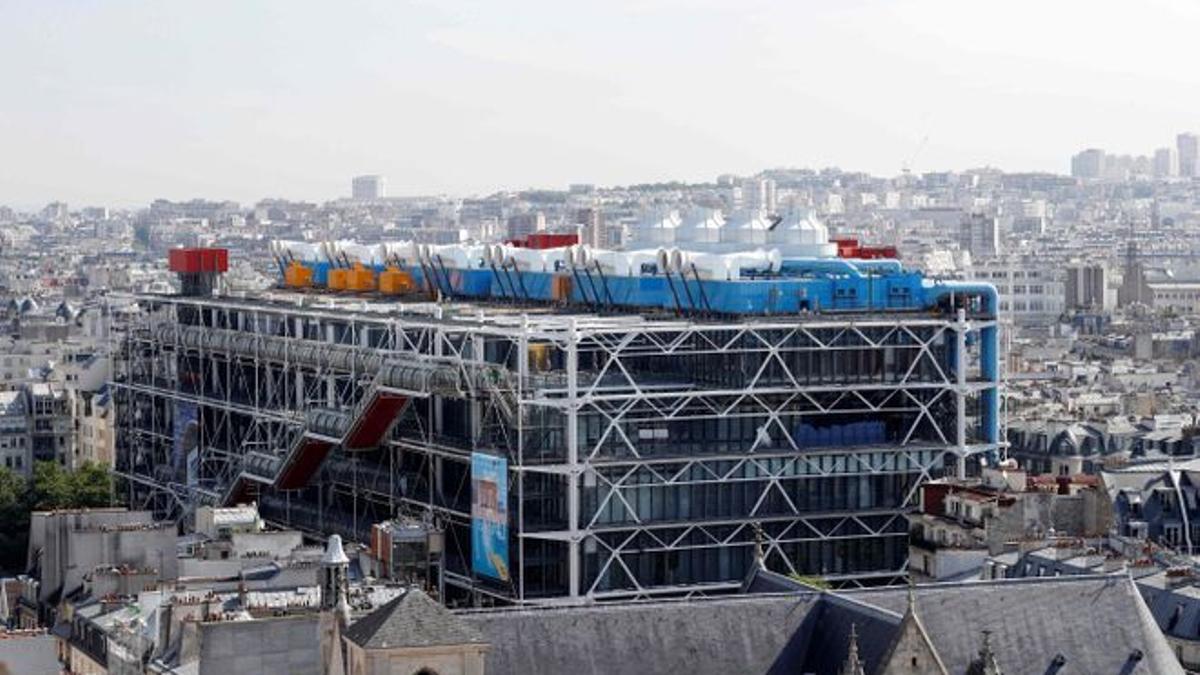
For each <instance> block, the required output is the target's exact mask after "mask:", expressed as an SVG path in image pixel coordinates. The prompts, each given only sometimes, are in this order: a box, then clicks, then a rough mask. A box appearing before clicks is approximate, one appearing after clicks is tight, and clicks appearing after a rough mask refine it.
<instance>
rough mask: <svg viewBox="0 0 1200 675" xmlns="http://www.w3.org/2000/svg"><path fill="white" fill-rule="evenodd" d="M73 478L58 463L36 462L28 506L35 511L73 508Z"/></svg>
mask: <svg viewBox="0 0 1200 675" xmlns="http://www.w3.org/2000/svg"><path fill="white" fill-rule="evenodd" d="M71 492H72V489H71V477H70V475H69V474H68V473H67V470H66V469H64V468H63V467H62V466H61V465H59V464H58V462H34V464H33V480H32V481H31V482H30V485H29V495H28V504H29V508H30V509H32V510H34V511H49V510H51V509H66V508H70V506H71Z"/></svg>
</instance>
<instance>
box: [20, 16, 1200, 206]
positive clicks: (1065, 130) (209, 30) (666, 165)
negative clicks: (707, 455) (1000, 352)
mask: <svg viewBox="0 0 1200 675" xmlns="http://www.w3.org/2000/svg"><path fill="white" fill-rule="evenodd" d="M1027 4H1028V7H1029V9H1031V10H1033V9H1036V10H1037V12H1038V15H1039V16H1042V17H1043V19H1044V20H1039V21H1037V22H1032V21H1027V20H1026V17H1027V16H1028V13H1026V12H1022V11H1019V10H1020V9H1021V8H1020V7H1016V8H1013V7H1006V8H1005V9H1003V10H1000V9H991V10H988V9H980V8H972V9H964V8H960V7H957V6H955V5H954V4H952V3H945V2H940V1H927V0H914V1H903V2H892V1H888V2H882V1H875V0H867V1H862V2H855V3H849V4H844V3H843V4H840V5H838V6H837V7H819V6H807V7H792V6H779V5H777V4H773V3H749V4H745V3H739V4H738V5H736V6H725V5H723V4H721V3H711V2H700V3H696V2H664V3H646V2H629V3H624V4H619V5H616V6H609V5H605V6H604V8H603V9H600V8H597V7H571V8H566V9H564V8H561V7H555V6H551V5H545V6H542V5H538V4H536V3H533V4H526V5H523V6H521V7H519V8H517V9H516V10H515V11H514V10H513V8H511V7H507V6H506V7H505V8H503V9H498V8H492V7H488V6H486V5H480V6H457V7H445V6H442V5H433V4H428V3H412V4H406V5H402V6H395V5H390V4H389V5H383V4H376V3H359V4H354V5H351V6H347V8H346V9H344V10H343V11H340V12H338V13H325V12H320V11H317V10H316V9H314V7H312V6H309V5H303V4H296V3H287V4H281V3H263V4H257V5H254V6H243V5H237V4H226V5H216V6H205V8H204V10H203V11H199V10H198V9H189V8H186V7H183V8H172V10H170V11H166V10H164V9H161V8H156V7H154V6H153V5H149V4H145V3H141V2H133V3H129V4H125V5H120V6H113V5H105V6H92V7H77V6H74V5H66V4H63V3H29V2H15V3H9V4H7V5H6V6H5V7H4V8H0V20H3V21H4V23H5V24H7V25H13V26H22V27H23V29H22V30H21V31H17V32H16V33H15V34H13V35H12V36H11V39H10V40H8V41H6V42H5V44H4V45H3V46H0V57H3V58H0V62H2V63H3V64H5V65H0V72H2V73H3V74H4V76H5V79H6V81H7V82H9V83H10V89H11V90H12V91H15V92H22V95H20V96H13V97H12V99H13V100H11V101H10V102H7V103H6V106H5V110H4V111H3V112H0V119H2V120H3V122H4V124H2V125H0V146H2V147H4V148H6V151H7V154H9V156H12V157H15V158H17V159H18V160H19V161H17V162H11V163H8V164H7V165H6V168H5V169H4V171H3V173H0V203H6V204H10V205H15V206H18V207H23V208H33V207H37V206H39V205H42V204H45V203H47V202H49V201H52V200H55V199H62V200H66V201H68V202H69V203H73V204H75V203H78V204H84V203H103V204H111V205H114V206H131V205H135V204H144V203H146V202H147V201H150V200H151V199H154V198H156V197H164V198H170V199H179V198H188V197H192V196H211V197H220V198H230V199H236V200H239V201H243V202H247V201H252V200H254V199H257V198H260V197H265V196H278V197H283V198H305V199H315V200H326V199H333V198H336V197H339V196H344V195H346V194H347V186H346V183H345V176H349V175H358V174H362V173H378V174H381V175H385V176H387V177H388V180H389V185H390V190H389V194H395V195H417V194H437V193H449V194H486V193H490V192H493V191H495V190H500V189H523V188H527V187H535V186H536V187H544V186H560V185H566V184H569V183H596V184H601V185H614V184H629V183H644V182H656V181H666V180H683V181H709V180H712V178H713V177H714V176H715V175H717V174H719V173H727V172H731V173H742V174H747V173H753V172H754V171H758V170H760V169H763V168H767V167H778V166H802V167H812V168H820V167H824V166H839V167H842V168H845V169H852V170H862V171H867V172H870V173H872V174H876V175H885V176H886V175H896V174H899V173H900V172H901V169H902V168H903V167H905V166H911V167H912V168H913V170H914V171H932V170H962V169H967V168H971V167H978V166H995V167H997V168H1000V169H1003V170H1006V171H1052V172H1055V173H1060V174H1066V173H1068V172H1069V163H1068V157H1069V156H1070V155H1071V154H1072V153H1074V152H1076V151H1077V150H1078V149H1079V148H1084V147H1106V148H1114V149H1118V151H1119V152H1125V151H1131V150H1133V149H1135V148H1156V147H1161V146H1164V145H1166V144H1167V141H1168V139H1169V138H1171V137H1172V136H1173V134H1174V133H1177V132H1184V131H1189V130H1195V129H1198V128H1200V115H1197V114H1196V113H1195V112H1194V111H1195V110H1197V109H1198V108H1200V105H1197V104H1198V103H1200V88H1198V87H1197V86H1196V85H1195V84H1194V83H1193V82H1192V81H1191V79H1190V78H1189V75H1188V73H1187V63H1188V60H1187V58H1186V57H1187V49H1186V45H1187V40H1186V39H1185V37H1186V33H1187V27H1188V26H1190V25H1195V21H1194V20H1195V19H1196V18H1200V8H1195V7H1192V6H1188V5H1185V4H1184V3H1173V2H1155V3H1149V4H1144V5H1139V6H1138V7H1136V8H1134V7H1125V6H1122V5H1117V4H1113V3H1107V4H1095V3H1093V4H1089V5H1087V6H1086V7H1087V10H1088V16H1089V22H1088V27H1089V28H1090V30H1089V31H1064V30H1061V29H1060V28H1059V27H1060V26H1064V25H1071V22H1073V21H1074V20H1075V18H1076V15H1077V10H1079V9H1080V8H1081V7H1083V6H1082V5H1077V4H1074V3H1064V4H1062V5H1055V6H1050V7H1044V6H1041V5H1037V6H1035V5H1033V4H1032V3H1027ZM1118 39H1119V40H1120V41H1121V42H1120V44H1121V45H1122V49H1112V48H1108V47H1106V45H1110V44H1115V43H1116V42H1115V41H1116V40H1118ZM334 45H336V48H335V47H334Z"/></svg>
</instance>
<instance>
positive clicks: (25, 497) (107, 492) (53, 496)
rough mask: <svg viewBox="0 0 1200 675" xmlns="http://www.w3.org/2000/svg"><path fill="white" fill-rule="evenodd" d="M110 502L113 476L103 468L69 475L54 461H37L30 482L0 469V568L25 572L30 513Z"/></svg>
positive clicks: (85, 467)
mask: <svg viewBox="0 0 1200 675" xmlns="http://www.w3.org/2000/svg"><path fill="white" fill-rule="evenodd" d="M111 503H112V475H111V474H109V472H108V469H107V468H105V467H103V466H99V465H96V464H91V463H86V464H84V465H83V466H80V467H79V468H78V469H77V470H76V471H73V472H71V471H67V470H66V469H64V468H63V467H62V466H60V465H59V464H58V463H57V462H37V463H36V464H34V466H33V477H32V478H31V479H30V480H25V479H24V478H23V477H22V476H21V475H20V474H17V473H15V472H13V471H12V470H10V469H6V468H3V467H0V569H3V570H7V571H8V572H10V573H16V572H21V571H24V568H25V555H26V549H27V548H28V542H29V514H30V512H32V511H46V510H50V509H76V508H95V507H100V506H108V505H109V504H111Z"/></svg>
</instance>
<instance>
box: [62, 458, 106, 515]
mask: <svg viewBox="0 0 1200 675" xmlns="http://www.w3.org/2000/svg"><path fill="white" fill-rule="evenodd" d="M69 476H70V485H71V506H72V507H74V508H96V507H100V506H109V505H110V504H111V503H112V491H113V486H112V475H111V474H110V473H109V472H108V469H106V468H104V467H103V466H100V465H99V464H93V463H92V462H84V463H83V465H82V466H80V467H79V468H78V469H76V470H75V472H74V473H71V474H69Z"/></svg>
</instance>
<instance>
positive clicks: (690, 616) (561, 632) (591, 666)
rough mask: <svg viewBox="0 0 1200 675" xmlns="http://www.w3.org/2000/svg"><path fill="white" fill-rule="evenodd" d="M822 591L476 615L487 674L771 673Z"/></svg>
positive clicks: (473, 616)
mask: <svg viewBox="0 0 1200 675" xmlns="http://www.w3.org/2000/svg"><path fill="white" fill-rule="evenodd" d="M819 598H820V594H818V593H800V594H791V595H787V596H778V595H776V596H767V597H755V596H728V597H720V598H710V599H703V600H696V601H683V600H680V601H656V602H645V603H621V604H611V605H609V604H601V605H594V606H590V607H576V608H569V609H568V608H562V609H549V608H548V609H516V610H497V611H491V612H471V613H464V614H462V615H461V616H462V618H463V619H465V620H466V621H468V622H470V623H472V624H473V625H475V626H477V627H478V628H479V630H480V631H481V632H482V633H483V634H484V635H485V636H487V638H488V641H489V642H490V643H491V645H492V648H491V650H490V651H489V652H488V654H487V657H486V672H487V673H488V675H507V674H509V673H512V674H514V675H515V674H517V673H520V674H522V675H539V674H542V673H544V674H546V675H551V674H554V675H558V674H560V673H569V674H570V675H609V674H611V673H628V672H639V673H662V674H671V673H679V674H680V675H727V674H728V673H765V672H767V670H768V669H770V668H771V665H772V663H774V661H775V659H776V656H777V655H778V654H779V653H780V652H781V651H782V650H783V648H784V646H785V645H786V644H787V643H788V641H789V639H790V638H791V637H792V635H793V634H794V633H795V632H796V630H797V629H798V628H799V626H800V624H801V623H802V622H803V621H804V619H805V617H806V616H807V615H808V613H809V610H810V609H811V607H812V606H813V605H814V604H816V602H817V601H818V599H819Z"/></svg>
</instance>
